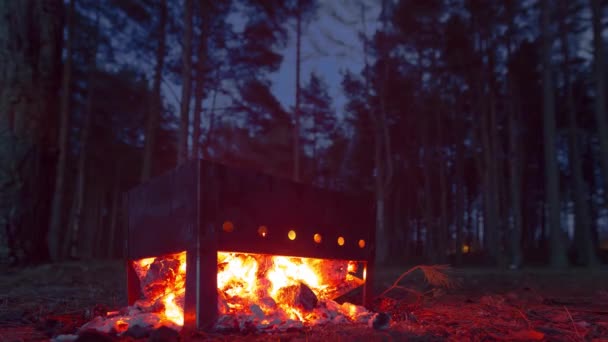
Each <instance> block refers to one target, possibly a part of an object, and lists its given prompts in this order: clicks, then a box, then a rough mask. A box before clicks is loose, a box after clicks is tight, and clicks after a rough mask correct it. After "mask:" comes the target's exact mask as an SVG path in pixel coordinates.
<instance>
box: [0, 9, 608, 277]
mask: <svg viewBox="0 0 608 342" xmlns="http://www.w3.org/2000/svg"><path fill="white" fill-rule="evenodd" d="M606 7H607V6H606V2H605V1H602V0H574V1H571V0H570V1H567V0H556V1H549V0H538V1H534V0H532V1H523V0H521V1H506V2H489V1H473V0H463V1H447V0H428V1H414V0H377V1H374V0H353V1H336V2H333V1H319V0H287V1H280V0H269V1H255V0H222V1H212V0H200V1H195V0H180V1H168V0H150V1H144V0H120V1H119V0H103V1H96V0H65V1H63V0H45V1H34V0H24V1H13V0H0V17H1V18H6V20H1V21H0V189H1V191H0V195H1V196H0V225H1V228H0V261H1V262H8V263H11V264H28V263H38V262H44V261H48V260H53V261H57V260H66V259H71V258H116V257H120V256H122V250H121V246H122V240H123V235H124V227H123V225H122V220H123V215H124V213H123V212H122V204H121V201H122V194H123V193H124V192H125V191H126V190H128V189H129V188H131V187H133V186H135V185H137V184H139V183H140V182H143V181H146V180H148V179H150V178H151V177H154V176H157V175H159V174H162V173H163V172H166V171H167V170H170V169H171V168H173V167H175V166H176V165H178V164H179V163H181V162H184V161H185V160H188V159H192V158H205V159H208V160H212V161H216V162H221V163H224V164H228V165H238V166H244V167H247V168H250V169H253V170H257V171H262V172H264V173H268V174H272V175H275V176H278V177H288V178H291V179H293V180H295V181H297V182H302V183H306V184H313V185H315V186H319V187H323V188H329V189H335V190H341V191H346V192H355V193H356V192H366V193H370V194H372V193H373V195H374V196H375V199H376V200H375V207H376V213H377V217H376V232H377V244H376V246H375V248H376V254H377V255H376V258H377V261H378V262H379V263H388V262H392V261H393V260H394V262H397V263H412V262H416V261H426V262H433V263H448V262H449V263H453V264H457V265H460V264H463V263H476V264H484V265H492V266H501V267H506V266H511V267H513V268H518V267H520V266H522V265H523V264H525V263H527V264H544V265H551V266H555V267H563V266H566V265H587V266H594V265H598V264H599V263H601V262H606V260H607V259H608V228H607V227H606V218H607V213H608V212H607V209H606V205H607V203H608V191H607V190H608V189H607V186H608V185H607V184H608V123H607V109H606V108H607V104H606V95H607V90H606V66H607V65H606V58H605V57H604V54H605V47H606V40H605V36H606V35H605V34H604V31H605V29H606V26H607V25H608V19H607V16H606ZM370 229H371V228H370Z"/></svg>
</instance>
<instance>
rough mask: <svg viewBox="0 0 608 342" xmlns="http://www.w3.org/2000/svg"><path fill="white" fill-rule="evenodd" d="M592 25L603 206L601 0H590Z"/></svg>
mask: <svg viewBox="0 0 608 342" xmlns="http://www.w3.org/2000/svg"><path fill="white" fill-rule="evenodd" d="M589 2H590V5H591V13H592V27H593V62H594V63H593V64H594V68H595V70H594V71H595V72H594V73H593V74H594V76H595V120H596V123H597V133H598V138H599V141H600V151H599V152H600V158H599V159H600V165H601V168H600V169H601V172H602V179H603V180H604V206H606V205H607V203H608V185H606V184H608V123H607V121H606V120H607V119H606V74H605V71H604V63H605V60H604V39H603V38H602V31H603V29H602V1H601V0H590V1H589Z"/></svg>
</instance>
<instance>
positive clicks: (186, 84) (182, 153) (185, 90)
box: [177, 0, 193, 164]
mask: <svg viewBox="0 0 608 342" xmlns="http://www.w3.org/2000/svg"><path fill="white" fill-rule="evenodd" d="M192 1H193V0H184V41H183V46H184V51H183V52H182V99H181V103H180V115H179V117H180V120H179V137H178V146H177V163H178V164H180V163H183V162H185V161H186V159H187V158H188V125H189V121H190V120H189V112H190V96H191V89H192Z"/></svg>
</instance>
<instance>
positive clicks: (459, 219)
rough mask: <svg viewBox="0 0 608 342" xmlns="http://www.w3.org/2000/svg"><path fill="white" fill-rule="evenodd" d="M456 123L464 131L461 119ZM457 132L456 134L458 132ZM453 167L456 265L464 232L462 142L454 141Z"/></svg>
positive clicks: (458, 261)
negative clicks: (454, 177) (454, 178)
mask: <svg viewBox="0 0 608 342" xmlns="http://www.w3.org/2000/svg"><path fill="white" fill-rule="evenodd" d="M456 120H458V121H457V123H458V129H457V132H458V133H460V132H464V131H465V130H464V124H463V123H462V120H459V119H458V118H456ZM458 133H457V134H458ZM454 159H455V163H454V167H455V169H456V180H455V181H456V201H455V202H456V203H455V206H454V212H455V215H456V219H455V222H454V223H455V225H456V265H461V264H462V246H463V244H464V239H463V234H464V225H465V221H464V216H465V215H464V214H465V208H466V203H465V202H466V201H467V195H466V192H465V179H464V166H465V165H464V164H465V155H464V142H462V141H458V140H457V141H456V156H455V158H454Z"/></svg>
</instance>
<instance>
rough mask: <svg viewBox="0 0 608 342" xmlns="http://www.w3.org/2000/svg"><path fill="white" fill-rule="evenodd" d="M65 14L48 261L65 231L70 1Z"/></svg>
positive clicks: (58, 248)
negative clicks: (65, 32) (57, 153)
mask: <svg viewBox="0 0 608 342" xmlns="http://www.w3.org/2000/svg"><path fill="white" fill-rule="evenodd" d="M68 6H69V7H68V13H67V23H66V26H67V31H68V35H67V38H66V41H65V51H66V60H65V63H64V64H63V75H62V80H61V103H60V118H59V120H60V123H59V144H58V150H59V160H58V161H57V171H56V174H55V190H54V192H53V202H52V207H51V224H50V227H49V233H48V236H47V243H48V248H49V254H50V257H51V260H53V261H57V260H60V259H62V258H64V257H65V255H62V254H61V243H62V238H63V236H62V235H63V234H62V233H64V232H65V230H64V229H63V223H64V222H63V217H64V215H63V211H64V210H63V208H64V196H65V181H66V164H67V157H68V137H69V130H70V95H71V87H70V85H71V82H72V39H73V36H74V0H70V3H69V5H68Z"/></svg>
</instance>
